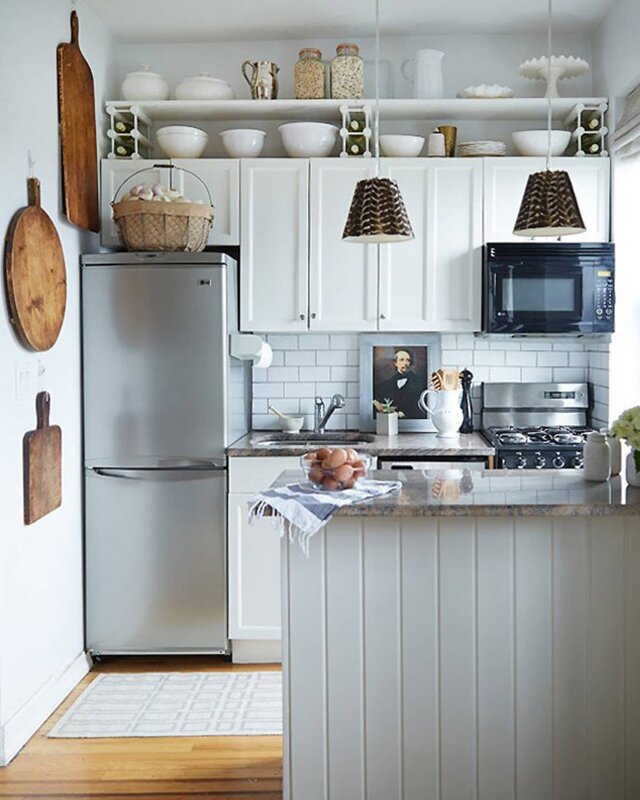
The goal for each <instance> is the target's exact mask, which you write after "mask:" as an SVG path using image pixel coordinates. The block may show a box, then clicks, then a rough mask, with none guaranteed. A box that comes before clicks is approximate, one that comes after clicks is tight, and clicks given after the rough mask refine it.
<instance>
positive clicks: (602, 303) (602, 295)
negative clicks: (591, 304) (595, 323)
mask: <svg viewBox="0 0 640 800" xmlns="http://www.w3.org/2000/svg"><path fill="white" fill-rule="evenodd" d="M613 305H614V295H613V272H612V271H611V270H608V269H601V270H598V272H597V276H596V285H595V312H596V319H598V320H602V319H604V320H607V321H608V320H610V319H612V317H613Z"/></svg>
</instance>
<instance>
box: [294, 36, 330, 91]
mask: <svg viewBox="0 0 640 800" xmlns="http://www.w3.org/2000/svg"><path fill="white" fill-rule="evenodd" d="M321 59H322V53H321V52H320V50H317V49H316V48H315V47H305V48H303V49H302V50H300V52H299V53H298V61H297V62H296V65H295V67H294V69H293V73H294V83H295V98H296V100H322V99H323V98H324V96H325V93H324V84H325V68H324V64H323V63H322V60H321Z"/></svg>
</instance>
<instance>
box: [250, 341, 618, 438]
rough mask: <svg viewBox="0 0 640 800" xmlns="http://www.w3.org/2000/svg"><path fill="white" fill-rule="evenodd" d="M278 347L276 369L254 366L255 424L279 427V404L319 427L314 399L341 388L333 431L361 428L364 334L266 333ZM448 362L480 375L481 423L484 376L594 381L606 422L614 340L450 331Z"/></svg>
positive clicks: (598, 413)
mask: <svg viewBox="0 0 640 800" xmlns="http://www.w3.org/2000/svg"><path fill="white" fill-rule="evenodd" d="M264 338H265V339H266V340H267V341H268V342H269V344H270V345H271V347H272V349H273V364H272V366H271V367H269V369H255V368H254V370H253V427H254V428H255V429H256V430H264V429H273V428H278V421H277V419H276V417H274V416H273V414H269V411H268V405H269V403H272V404H273V405H274V406H276V408H278V409H279V410H280V411H282V412H284V413H287V414H302V415H304V417H305V424H304V427H305V428H306V429H310V428H312V427H313V401H314V398H315V396H316V395H320V396H322V397H323V398H324V399H325V401H326V400H328V398H329V397H331V395H333V394H335V393H336V392H339V393H340V394H342V395H344V396H345V398H346V400H347V402H346V406H345V408H344V409H342V410H340V411H338V412H336V413H335V414H334V415H333V417H332V419H331V420H330V422H329V425H328V427H329V428H330V429H334V430H339V429H345V428H356V429H357V428H358V427H359V426H360V417H359V402H360V376H359V359H360V350H359V337H358V335H357V334H344V333H339V334H338V333H335V334H311V333H309V334H299V335H294V334H265V335H264ZM440 339H441V347H442V366H444V367H456V368H458V369H463V368H464V367H468V368H469V369H470V370H471V371H472V372H473V374H474V384H473V402H474V412H475V416H476V424H478V423H479V417H478V415H479V412H480V396H481V395H480V384H481V383H482V382H484V381H523V382H529V381H571V382H573V381H589V382H590V383H591V384H592V386H593V399H594V406H593V423H594V425H595V426H597V427H602V426H605V425H607V420H608V393H609V342H608V339H578V338H575V339H574V338H568V337H553V336H545V337H538V338H532V337H527V338H522V339H518V338H511V337H499V336H491V337H490V338H489V337H480V336H478V337H476V336H474V335H473V334H468V333H464V334H462V333H461V334H453V333H451V334H443V335H442V336H441V337H440Z"/></svg>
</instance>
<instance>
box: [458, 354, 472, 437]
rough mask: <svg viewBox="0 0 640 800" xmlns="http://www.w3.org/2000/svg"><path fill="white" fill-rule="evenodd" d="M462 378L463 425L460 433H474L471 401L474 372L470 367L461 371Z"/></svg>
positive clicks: (461, 403)
mask: <svg viewBox="0 0 640 800" xmlns="http://www.w3.org/2000/svg"><path fill="white" fill-rule="evenodd" d="M460 380H461V381H462V400H461V402H460V408H461V409H462V415H463V419H462V425H461V426H460V433H473V405H472V403H471V381H472V380H473V373H472V372H469V370H468V369H463V370H462V372H461V373H460Z"/></svg>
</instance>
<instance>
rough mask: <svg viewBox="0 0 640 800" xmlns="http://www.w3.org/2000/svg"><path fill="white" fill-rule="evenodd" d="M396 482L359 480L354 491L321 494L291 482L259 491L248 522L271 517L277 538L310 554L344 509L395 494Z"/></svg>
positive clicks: (308, 485) (308, 486) (253, 500)
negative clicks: (322, 531)
mask: <svg viewBox="0 0 640 800" xmlns="http://www.w3.org/2000/svg"><path fill="white" fill-rule="evenodd" d="M401 486H402V484H400V482H399V481H367V480H361V481H359V482H358V485H357V486H355V487H354V488H353V489H345V490H344V491H342V492H323V491H319V490H318V489H316V488H315V487H314V486H313V485H312V484H310V483H292V484H289V485H288V486H280V487H278V488H277V489H267V490H266V491H265V492H260V494H257V495H256V496H255V497H253V498H252V499H251V500H250V501H249V522H251V521H252V520H253V519H255V518H256V517H270V518H271V519H272V521H273V524H274V526H275V527H277V528H279V530H280V535H281V536H282V535H283V534H285V533H287V534H288V536H289V539H290V540H291V541H297V542H298V543H299V544H300V547H301V548H302V550H303V552H304V553H305V555H307V556H308V555H309V541H310V539H311V537H312V536H313V534H314V533H317V532H318V531H319V530H320V528H322V527H323V526H324V525H326V524H327V522H329V520H330V519H331V517H332V516H333V515H334V514H335V512H336V511H337V510H338V509H339V508H342V507H343V506H352V505H356V504H357V503H364V502H365V501H366V500H372V499H373V498H375V497H381V496H382V495H385V494H397V493H398V492H399V491H400V489H401Z"/></svg>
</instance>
